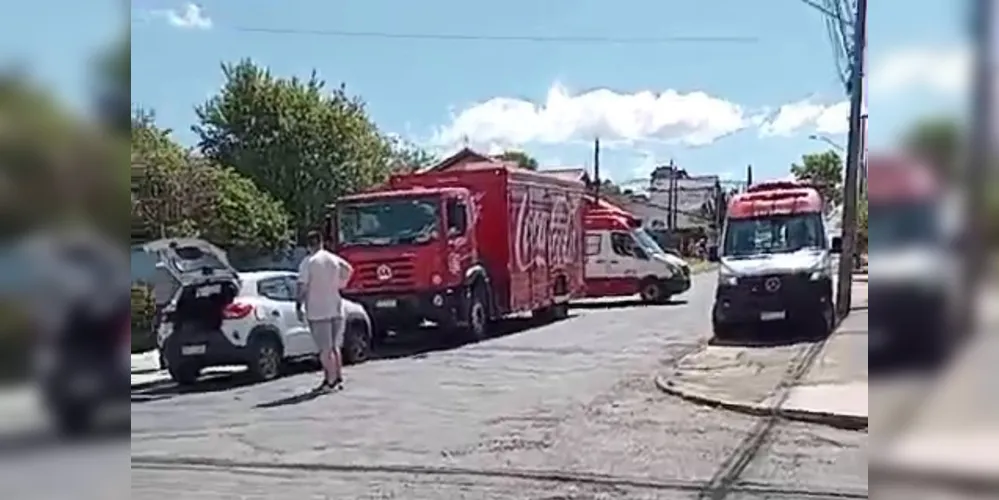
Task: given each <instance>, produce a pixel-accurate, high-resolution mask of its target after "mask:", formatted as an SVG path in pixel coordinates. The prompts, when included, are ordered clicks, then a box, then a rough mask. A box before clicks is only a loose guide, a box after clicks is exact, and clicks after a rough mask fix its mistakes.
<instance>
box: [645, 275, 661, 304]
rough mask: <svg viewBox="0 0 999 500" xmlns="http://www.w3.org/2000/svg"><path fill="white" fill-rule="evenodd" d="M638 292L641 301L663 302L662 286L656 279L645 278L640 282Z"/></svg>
mask: <svg viewBox="0 0 999 500" xmlns="http://www.w3.org/2000/svg"><path fill="white" fill-rule="evenodd" d="M638 293H639V294H640V295H641V296H642V302H645V303H647V304H661V303H663V302H665V299H664V297H665V296H666V294H664V293H663V288H662V286H660V285H659V282H658V281H656V280H645V281H643V282H642V284H641V288H640V289H639V291H638Z"/></svg>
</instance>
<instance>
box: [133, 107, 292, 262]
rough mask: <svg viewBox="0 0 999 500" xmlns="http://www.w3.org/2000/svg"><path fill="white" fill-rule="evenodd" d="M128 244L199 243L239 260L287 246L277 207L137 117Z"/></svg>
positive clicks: (239, 179) (232, 173)
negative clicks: (208, 243) (171, 239)
mask: <svg viewBox="0 0 999 500" xmlns="http://www.w3.org/2000/svg"><path fill="white" fill-rule="evenodd" d="M132 164H133V167H132V168H133V181H134V182H133V183H134V186H133V200H132V207H133V209H132V221H133V224H132V227H133V237H134V239H150V238H159V237H179V236H191V237H194V236H196V237H200V238H205V239H207V240H210V241H212V242H213V243H215V244H217V245H219V246H221V247H223V248H226V249H227V250H229V251H230V252H235V253H237V254H242V255H252V254H259V253H262V252H268V251H273V250H277V249H280V248H282V247H284V246H286V244H287V243H288V236H289V234H288V215H287V213H286V212H285V211H284V209H283V207H282V206H281V203H280V202H278V201H277V200H275V199H274V198H273V197H272V196H270V195H269V194H268V193H266V192H264V191H262V190H260V189H259V188H258V187H257V186H256V185H255V184H254V183H253V181H251V180H250V179H248V178H246V177H244V176H241V175H240V174H239V173H237V172H236V171H235V170H233V169H231V168H228V167H219V166H217V165H214V164H213V163H212V162H211V161H210V160H208V159H206V158H202V157H198V156H195V155H193V154H191V153H190V152H188V151H185V150H184V148H183V147H181V146H180V145H179V144H177V143H176V142H174V141H173V140H172V139H171V138H170V131H169V130H163V129H160V128H158V127H157V126H156V125H155V123H154V122H153V118H152V115H150V114H148V113H143V112H141V111H140V112H138V113H136V115H135V117H134V118H133V126H132Z"/></svg>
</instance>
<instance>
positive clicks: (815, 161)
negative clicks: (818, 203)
mask: <svg viewBox="0 0 999 500" xmlns="http://www.w3.org/2000/svg"><path fill="white" fill-rule="evenodd" d="M791 175H793V176H794V178H795V179H797V180H799V181H807V182H811V183H813V184H815V185H816V186H817V188H818V190H819V193H821V194H822V199H823V200H825V203H826V205H827V207H835V206H838V205H840V204H841V203H842V202H843V159H842V158H841V157H840V156H839V153H837V152H836V151H833V150H829V151H826V152H824V153H815V154H807V155H804V156H802V157H801V163H795V164H793V165H791Z"/></svg>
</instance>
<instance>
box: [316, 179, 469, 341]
mask: <svg viewBox="0 0 999 500" xmlns="http://www.w3.org/2000/svg"><path fill="white" fill-rule="evenodd" d="M471 207H472V200H471V198H470V194H469V191H468V190H467V189H463V188H429V189H425V188H414V189H403V190H384V191H377V192H372V193H364V194H358V195H354V196H348V197H345V198H342V199H341V200H339V201H338V202H337V204H336V206H335V209H334V210H335V215H334V217H333V222H334V224H333V226H334V228H333V233H334V242H335V243H334V245H335V249H336V252H337V253H338V254H339V255H341V256H342V257H344V258H345V259H347V260H348V261H349V262H350V263H351V264H352V265H353V266H354V275H353V276H352V278H351V280H350V282H349V283H348V284H347V287H346V288H345V289H344V291H343V293H344V296H345V297H347V298H350V299H351V300H354V301H356V302H359V303H361V304H362V305H364V306H365V308H366V309H367V310H368V312H369V314H370V315H371V317H372V321H373V323H374V325H375V328H376V332H377V333H376V336H378V335H381V336H384V333H385V332H386V331H388V330H396V329H413V328H416V327H418V326H419V325H420V324H422V323H423V322H424V321H432V322H434V323H437V324H438V325H442V326H446V327H453V326H464V327H467V328H474V329H482V328H485V325H484V322H485V321H487V320H488V318H487V312H488V311H487V306H488V304H486V303H484V300H483V299H482V298H481V297H475V298H473V297H472V296H471V295H470V294H469V290H468V286H467V285H468V284H469V276H468V273H470V272H474V267H473V263H474V262H476V261H477V259H478V257H477V254H478V246H477V241H476V237H475V231H473V230H472V228H471V227H470V221H472V214H471V212H470V209H471Z"/></svg>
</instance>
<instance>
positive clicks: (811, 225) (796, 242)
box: [722, 214, 827, 258]
mask: <svg viewBox="0 0 999 500" xmlns="http://www.w3.org/2000/svg"><path fill="white" fill-rule="evenodd" d="M826 244H827V237H826V233H825V227H824V226H823V224H822V216H821V215H820V214H792V215H782V216H767V217H759V218H752V219H729V221H728V225H727V227H726V229H725V244H724V247H723V251H722V255H723V256H725V257H734V258H740V257H743V258H744V257H753V256H756V255H768V254H775V253H786V252H796V251H799V250H806V249H824V248H826Z"/></svg>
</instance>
